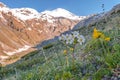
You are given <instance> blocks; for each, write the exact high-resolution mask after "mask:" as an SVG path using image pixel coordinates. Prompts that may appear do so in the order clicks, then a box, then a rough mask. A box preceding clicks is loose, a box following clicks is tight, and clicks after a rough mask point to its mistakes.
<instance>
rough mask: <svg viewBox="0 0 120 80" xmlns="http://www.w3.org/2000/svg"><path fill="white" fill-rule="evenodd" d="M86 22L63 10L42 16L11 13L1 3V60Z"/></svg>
mask: <svg viewBox="0 0 120 80" xmlns="http://www.w3.org/2000/svg"><path fill="white" fill-rule="evenodd" d="M84 18H86V17H85V16H81V17H79V16H76V15H74V14H73V13H71V12H69V11H67V10H65V9H62V8H58V9H55V10H52V11H48V10H46V11H43V12H41V13H40V12H38V11H36V10H34V9H31V8H13V9H11V8H9V7H7V6H6V5H4V4H3V3H0V60H3V59H4V58H7V57H9V56H12V55H14V54H16V53H21V52H23V51H26V50H27V51H28V50H30V49H31V48H32V47H33V46H35V45H37V44H38V43H41V42H42V41H44V40H48V39H51V38H54V37H55V36H59V35H60V34H61V33H63V32H65V31H67V30H71V29H72V28H73V27H74V25H76V24H77V23H78V22H79V21H80V20H82V19H84ZM19 55H20V54H19Z"/></svg>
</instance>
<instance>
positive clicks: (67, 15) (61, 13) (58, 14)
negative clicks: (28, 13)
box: [41, 8, 81, 20]
mask: <svg viewBox="0 0 120 80" xmlns="http://www.w3.org/2000/svg"><path fill="white" fill-rule="evenodd" d="M41 14H47V15H50V16H53V17H65V18H68V19H72V20H81V18H80V17H79V16H76V15H75V14H73V13H71V12H69V11H67V10H65V9H62V8H57V9H55V10H52V11H49V10H45V11H43V12H41Z"/></svg>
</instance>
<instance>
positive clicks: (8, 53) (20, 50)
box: [4, 45, 31, 55]
mask: <svg viewBox="0 0 120 80" xmlns="http://www.w3.org/2000/svg"><path fill="white" fill-rule="evenodd" d="M30 47H31V46H28V45H25V46H23V47H22V48H19V49H17V50H15V51H13V52H6V51H4V53H6V54H7V55H14V54H16V53H19V52H23V51H26V50H28V49H29V48H30Z"/></svg>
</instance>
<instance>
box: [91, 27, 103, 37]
mask: <svg viewBox="0 0 120 80" xmlns="http://www.w3.org/2000/svg"><path fill="white" fill-rule="evenodd" d="M100 37H104V34H102V33H101V32H99V31H98V30H97V29H96V28H94V31H93V38H94V39H97V38H100Z"/></svg>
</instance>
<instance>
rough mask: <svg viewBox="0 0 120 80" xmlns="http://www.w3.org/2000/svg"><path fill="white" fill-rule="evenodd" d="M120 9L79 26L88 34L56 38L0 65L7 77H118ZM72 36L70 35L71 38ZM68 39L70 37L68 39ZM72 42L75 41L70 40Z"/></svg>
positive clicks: (65, 79)
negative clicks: (66, 38) (10, 62)
mask: <svg viewBox="0 0 120 80" xmlns="http://www.w3.org/2000/svg"><path fill="white" fill-rule="evenodd" d="M119 15H120V13H116V14H113V15H112V16H111V17H109V18H107V20H104V19H103V20H101V21H99V22H97V23H95V24H92V25H89V26H86V27H83V28H80V29H77V31H78V32H79V34H82V35H83V36H84V38H85V41H83V43H81V44H80V43H79V41H77V39H75V40H73V41H72V42H71V41H70V42H67V43H66V40H65V41H64V40H63V41H56V42H53V43H51V44H49V45H46V46H44V47H43V48H40V49H39V50H37V51H34V52H31V53H29V54H28V55H26V56H24V57H22V58H21V60H19V61H17V62H16V63H14V64H11V65H8V66H6V67H1V68H0V78H1V79H3V80H4V79H6V80H119V79H120V25H119V20H120V17H118V16H119ZM70 40H71V39H70ZM68 41H69V40H68ZM68 43H72V44H68Z"/></svg>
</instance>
